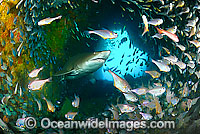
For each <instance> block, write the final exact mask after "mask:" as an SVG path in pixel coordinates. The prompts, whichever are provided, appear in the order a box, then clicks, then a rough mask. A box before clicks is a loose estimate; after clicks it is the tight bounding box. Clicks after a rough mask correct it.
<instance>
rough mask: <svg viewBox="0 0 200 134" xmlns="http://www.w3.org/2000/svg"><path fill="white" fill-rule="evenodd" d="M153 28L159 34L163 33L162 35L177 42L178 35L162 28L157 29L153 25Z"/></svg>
mask: <svg viewBox="0 0 200 134" xmlns="http://www.w3.org/2000/svg"><path fill="white" fill-rule="evenodd" d="M155 28H156V29H157V30H158V33H159V34H164V35H166V36H168V37H169V38H170V39H172V40H173V41H174V42H179V39H178V36H177V35H176V34H173V33H170V32H168V31H166V30H163V29H159V28H157V27H155Z"/></svg>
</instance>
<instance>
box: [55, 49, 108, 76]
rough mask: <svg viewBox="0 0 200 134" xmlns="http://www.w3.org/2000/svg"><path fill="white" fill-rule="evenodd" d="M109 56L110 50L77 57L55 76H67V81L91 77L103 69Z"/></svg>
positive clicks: (71, 59) (69, 61)
mask: <svg viewBox="0 0 200 134" xmlns="http://www.w3.org/2000/svg"><path fill="white" fill-rule="evenodd" d="M109 56H110V51H109V50H108V51H99V52H92V53H82V54H78V55H75V56H74V57H71V58H70V59H69V60H68V61H67V63H66V64H65V65H64V67H63V69H62V70H61V71H60V72H57V73H56V74H55V75H54V76H62V75H65V78H66V79H76V78H80V77H82V76H86V75H89V74H90V73H93V72H95V71H97V70H98V69H99V68H101V67H102V66H103V64H104V63H105V61H106V60H107V59H108V57H109Z"/></svg>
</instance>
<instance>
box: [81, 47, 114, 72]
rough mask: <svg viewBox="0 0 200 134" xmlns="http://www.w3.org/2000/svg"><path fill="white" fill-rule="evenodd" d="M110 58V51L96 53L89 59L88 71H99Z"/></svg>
mask: <svg viewBox="0 0 200 134" xmlns="http://www.w3.org/2000/svg"><path fill="white" fill-rule="evenodd" d="M109 56H110V51H109V50H108V51H100V52H94V53H93V54H91V55H90V56H89V57H88V60H87V62H86V63H85V67H86V68H87V70H91V71H94V70H95V71H96V70H97V69H99V68H100V67H102V65H103V64H104V62H105V61H106V60H107V59H108V57H109Z"/></svg>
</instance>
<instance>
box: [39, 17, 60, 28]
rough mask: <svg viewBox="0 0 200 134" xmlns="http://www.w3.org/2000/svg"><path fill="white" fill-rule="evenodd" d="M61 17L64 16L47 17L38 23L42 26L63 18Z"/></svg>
mask: <svg viewBox="0 0 200 134" xmlns="http://www.w3.org/2000/svg"><path fill="white" fill-rule="evenodd" d="M61 18H62V16H58V17H55V18H46V19H43V20H40V21H39V22H38V25H39V26H42V25H47V24H51V22H53V21H54V20H57V19H61Z"/></svg>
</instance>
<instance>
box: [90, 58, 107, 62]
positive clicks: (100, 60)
mask: <svg viewBox="0 0 200 134" xmlns="http://www.w3.org/2000/svg"><path fill="white" fill-rule="evenodd" d="M92 61H98V62H105V61H106V59H105V58H95V59H92Z"/></svg>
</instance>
